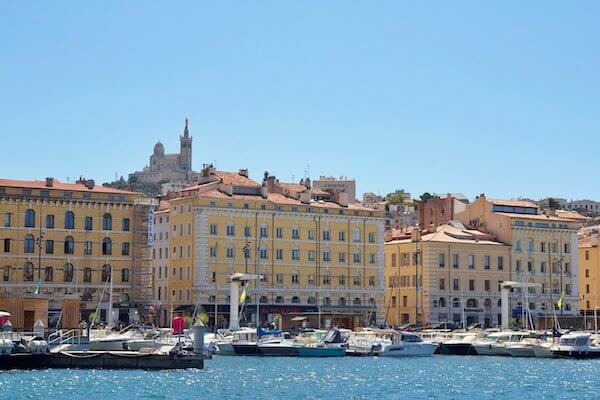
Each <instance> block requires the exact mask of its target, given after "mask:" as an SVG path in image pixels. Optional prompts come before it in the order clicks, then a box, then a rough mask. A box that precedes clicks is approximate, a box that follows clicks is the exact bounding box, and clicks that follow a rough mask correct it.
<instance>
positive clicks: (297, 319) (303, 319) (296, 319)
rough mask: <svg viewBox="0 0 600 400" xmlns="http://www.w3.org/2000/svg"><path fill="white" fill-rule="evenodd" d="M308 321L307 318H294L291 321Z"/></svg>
mask: <svg viewBox="0 0 600 400" xmlns="http://www.w3.org/2000/svg"><path fill="white" fill-rule="evenodd" d="M307 319H308V318H307V317H294V318H292V319H291V321H306V320H307Z"/></svg>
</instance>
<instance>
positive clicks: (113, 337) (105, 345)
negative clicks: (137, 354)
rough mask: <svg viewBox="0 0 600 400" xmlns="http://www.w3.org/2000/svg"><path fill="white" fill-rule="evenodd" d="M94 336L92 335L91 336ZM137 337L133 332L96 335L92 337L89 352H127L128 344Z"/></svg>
mask: <svg viewBox="0 0 600 400" xmlns="http://www.w3.org/2000/svg"><path fill="white" fill-rule="evenodd" d="M90 336H92V335H90ZM134 336H135V332H134V331H133V330H130V331H127V332H115V333H105V334H104V335H103V334H100V333H98V334H96V335H95V336H92V337H90V341H89V350H92V351H123V350H126V344H127V342H128V341H130V340H132V339H133V338H134Z"/></svg>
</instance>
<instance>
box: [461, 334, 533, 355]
mask: <svg viewBox="0 0 600 400" xmlns="http://www.w3.org/2000/svg"><path fill="white" fill-rule="evenodd" d="M528 334H529V333H527V332H512V331H508V332H494V333H490V334H489V335H487V336H486V337H485V338H484V339H483V340H482V341H478V342H473V343H472V344H471V346H472V347H473V350H475V352H476V353H477V354H478V355H482V356H506V355H508V353H507V352H506V349H505V348H506V344H507V343H515V342H520V341H521V340H522V339H523V338H524V337H525V336H527V335H528Z"/></svg>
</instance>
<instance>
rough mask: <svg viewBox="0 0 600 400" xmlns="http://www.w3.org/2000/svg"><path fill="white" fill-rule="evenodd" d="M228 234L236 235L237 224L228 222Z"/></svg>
mask: <svg viewBox="0 0 600 400" xmlns="http://www.w3.org/2000/svg"><path fill="white" fill-rule="evenodd" d="M227 236H235V225H233V224H232V223H228V224H227Z"/></svg>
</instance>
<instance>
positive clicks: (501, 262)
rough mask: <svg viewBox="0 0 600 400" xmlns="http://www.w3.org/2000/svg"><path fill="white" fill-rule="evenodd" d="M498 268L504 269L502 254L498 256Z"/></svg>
mask: <svg viewBox="0 0 600 400" xmlns="http://www.w3.org/2000/svg"><path fill="white" fill-rule="evenodd" d="M498 269H499V270H503V269H504V257H502V256H498Z"/></svg>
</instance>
